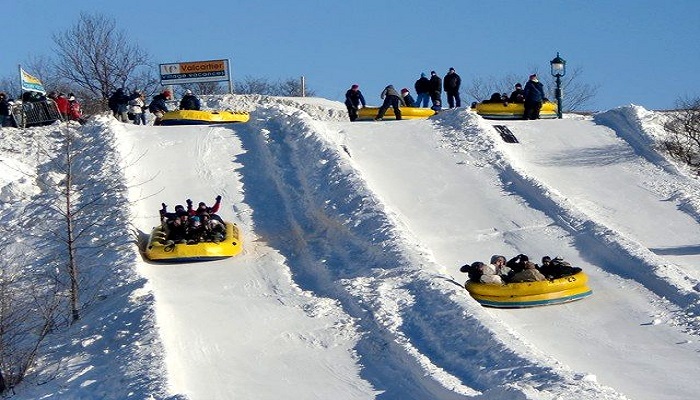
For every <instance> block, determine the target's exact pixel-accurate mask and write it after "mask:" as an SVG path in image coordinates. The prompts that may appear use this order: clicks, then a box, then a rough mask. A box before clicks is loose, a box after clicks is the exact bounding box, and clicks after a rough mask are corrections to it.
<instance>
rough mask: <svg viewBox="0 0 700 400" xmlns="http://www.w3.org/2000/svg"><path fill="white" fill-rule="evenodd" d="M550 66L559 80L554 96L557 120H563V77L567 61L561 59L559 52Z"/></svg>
mask: <svg viewBox="0 0 700 400" xmlns="http://www.w3.org/2000/svg"><path fill="white" fill-rule="evenodd" d="M549 64H550V65H551V66H552V76H553V77H555V78H557V89H556V91H555V92H554V96H555V97H556V98H557V118H559V119H561V95H562V90H561V77H562V76H564V75H566V60H564V59H563V58H561V57H559V52H557V56H556V57H554V59H553V60H552V61H550V62H549Z"/></svg>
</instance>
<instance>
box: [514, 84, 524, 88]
mask: <svg viewBox="0 0 700 400" xmlns="http://www.w3.org/2000/svg"><path fill="white" fill-rule="evenodd" d="M515 87H516V88H521V89H522V87H523V85H521V84H519V83H516V84H515Z"/></svg>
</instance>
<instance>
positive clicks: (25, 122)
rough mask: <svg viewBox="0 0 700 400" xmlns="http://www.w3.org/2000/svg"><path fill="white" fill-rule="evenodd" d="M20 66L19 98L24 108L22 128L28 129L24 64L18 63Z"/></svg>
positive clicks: (18, 66)
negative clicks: (23, 79)
mask: <svg viewBox="0 0 700 400" xmlns="http://www.w3.org/2000/svg"><path fill="white" fill-rule="evenodd" d="M17 68H19V100H20V107H21V109H22V114H21V115H22V129H27V114H26V113H25V112H24V85H22V64H17Z"/></svg>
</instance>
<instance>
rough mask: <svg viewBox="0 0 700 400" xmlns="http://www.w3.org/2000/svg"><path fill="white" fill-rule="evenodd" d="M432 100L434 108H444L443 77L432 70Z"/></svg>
mask: <svg viewBox="0 0 700 400" xmlns="http://www.w3.org/2000/svg"><path fill="white" fill-rule="evenodd" d="M429 83H430V100H432V101H433V107H431V108H433V109H435V108H436V107H440V108H442V79H440V77H439V76H438V75H437V73H435V71H430V81H429Z"/></svg>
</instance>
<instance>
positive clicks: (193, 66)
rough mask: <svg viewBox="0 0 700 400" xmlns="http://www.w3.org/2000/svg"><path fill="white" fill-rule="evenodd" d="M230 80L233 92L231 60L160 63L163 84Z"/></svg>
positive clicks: (230, 88) (229, 85) (230, 87)
mask: <svg viewBox="0 0 700 400" xmlns="http://www.w3.org/2000/svg"><path fill="white" fill-rule="evenodd" d="M221 81H228V88H229V92H231V93H232V92H233V85H232V83H231V73H230V69H229V60H228V59H226V60H208V61H188V62H178V63H169V64H160V84H161V85H163V86H166V85H172V84H182V83H195V82H221Z"/></svg>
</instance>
